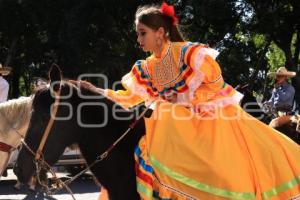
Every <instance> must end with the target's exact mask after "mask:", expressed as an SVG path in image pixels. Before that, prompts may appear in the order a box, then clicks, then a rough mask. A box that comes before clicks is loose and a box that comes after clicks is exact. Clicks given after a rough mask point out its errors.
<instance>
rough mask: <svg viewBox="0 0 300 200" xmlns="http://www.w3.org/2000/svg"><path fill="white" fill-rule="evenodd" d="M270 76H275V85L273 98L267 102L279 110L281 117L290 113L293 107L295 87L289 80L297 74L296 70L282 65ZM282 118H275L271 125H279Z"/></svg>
mask: <svg viewBox="0 0 300 200" xmlns="http://www.w3.org/2000/svg"><path fill="white" fill-rule="evenodd" d="M268 76H272V77H275V80H276V82H275V87H274V89H273V91H272V96H271V98H270V99H269V100H268V101H267V102H266V104H269V105H271V106H272V107H273V108H275V109H276V111H278V112H279V117H281V116H282V115H290V114H291V112H292V109H293V103H294V96H295V88H294V87H293V86H292V85H291V84H290V83H288V82H287V80H288V78H292V77H294V76H296V72H291V71H288V70H287V69H286V68H285V67H280V68H278V69H277V71H276V72H271V73H269V74H268ZM279 121H281V120H280V119H277V118H276V119H274V120H272V121H271V123H270V125H271V126H273V127H277V126H279V124H278V123H277V122H279ZM280 125H281V124H280Z"/></svg>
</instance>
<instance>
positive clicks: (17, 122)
mask: <svg viewBox="0 0 300 200" xmlns="http://www.w3.org/2000/svg"><path fill="white" fill-rule="evenodd" d="M31 104H32V97H19V98H18V99H12V100H9V101H6V102H3V103H0V131H1V132H3V133H8V132H9V130H10V129H11V128H14V129H18V128H20V127H21V126H22V125H23V124H24V123H25V122H26V120H28V118H29V117H30V112H31Z"/></svg>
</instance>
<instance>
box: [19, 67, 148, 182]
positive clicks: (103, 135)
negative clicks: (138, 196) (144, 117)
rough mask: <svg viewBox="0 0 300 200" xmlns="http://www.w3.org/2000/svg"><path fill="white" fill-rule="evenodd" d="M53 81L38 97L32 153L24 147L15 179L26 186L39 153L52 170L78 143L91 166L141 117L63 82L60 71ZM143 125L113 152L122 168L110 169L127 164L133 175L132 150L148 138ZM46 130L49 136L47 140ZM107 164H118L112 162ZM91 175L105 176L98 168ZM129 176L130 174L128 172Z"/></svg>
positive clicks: (31, 131) (55, 70)
mask: <svg viewBox="0 0 300 200" xmlns="http://www.w3.org/2000/svg"><path fill="white" fill-rule="evenodd" d="M49 78H50V82H49V84H47V85H45V86H44V87H42V88H40V89H38V90H37V91H36V93H35V95H34V99H33V103H32V108H33V110H32V115H31V119H30V124H29V128H28V131H27V135H26V139H25V142H26V143H27V145H28V146H29V147H30V149H31V150H32V152H33V153H31V152H30V151H28V150H27V149H26V148H24V147H23V148H22V150H21V151H20V154H19V157H18V159H17V163H16V164H17V165H16V168H15V173H16V175H17V177H18V179H19V180H20V181H21V182H23V183H26V182H28V180H29V179H30V177H31V176H32V175H33V174H34V172H35V163H34V160H35V159H34V158H35V157H36V156H35V155H33V154H36V152H40V151H42V154H41V155H42V156H41V157H42V158H43V159H44V160H45V161H46V162H47V163H48V164H49V165H53V164H55V162H56V161H57V160H58V159H59V157H60V155H61V154H62V153H63V151H64V149H65V147H67V146H69V145H71V144H73V143H78V145H79V147H80V150H81V151H82V154H83V156H84V157H85V159H86V160H87V162H88V163H91V162H93V161H94V160H95V159H96V157H97V156H98V155H99V154H100V153H103V152H104V151H105V150H107V148H108V147H109V146H110V145H111V144H113V142H115V141H116V140H117V139H118V138H119V137H120V136H121V134H122V133H124V132H125V131H126V130H127V129H128V127H129V124H130V123H132V121H133V120H134V119H135V117H136V112H131V111H126V110H124V109H122V108H121V107H120V106H119V105H117V104H116V103H114V102H113V101H111V100H109V99H108V98H105V97H104V96H102V95H99V94H96V93H94V92H92V91H90V90H88V89H86V88H81V87H79V88H77V87H76V86H75V85H74V84H72V83H70V82H67V81H63V80H62V76H61V71H60V69H59V68H58V67H57V66H53V67H52V68H51V70H50V73H49ZM56 111H57V112H56ZM119 111H120V112H119ZM52 119H53V120H52ZM139 124H142V125H139V126H138V128H135V131H136V132H137V133H138V134H130V135H129V136H128V137H126V138H125V139H124V140H122V142H121V144H120V145H118V148H116V149H118V150H116V149H114V151H113V153H114V155H115V154H118V155H117V156H113V157H114V158H116V157H117V158H118V159H119V160H118V161H117V163H118V164H117V163H111V165H112V166H119V162H124V163H125V164H124V165H126V166H129V165H130V166H131V165H132V169H134V163H133V157H132V155H133V150H134V147H135V145H136V144H137V142H138V140H139V138H140V137H141V135H142V134H143V133H144V131H143V129H144V126H143V123H139ZM139 129H140V130H139ZM47 130H48V131H49V134H48V136H47V137H46V138H45V139H43V138H44V135H47V133H48V132H47ZM43 141H44V142H45V143H44V144H45V145H44V146H43ZM40 146H43V148H40ZM128 156H129V157H128ZM120 160H122V161H120ZM106 161H107V162H113V160H112V159H107V160H106ZM128 162H131V163H130V164H128ZM91 170H92V171H93V170H97V172H95V171H93V172H94V173H98V171H102V170H99V168H93V169H91ZM132 171H133V170H132ZM126 173H127V174H128V172H124V174H126ZM132 174H133V177H132V179H133V180H135V176H134V173H132ZM98 175H99V174H96V176H97V177H98Z"/></svg>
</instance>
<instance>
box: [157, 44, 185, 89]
mask: <svg viewBox="0 0 300 200" xmlns="http://www.w3.org/2000/svg"><path fill="white" fill-rule="evenodd" d="M181 64H182V63H179V65H178V64H176V61H175V60H174V58H173V55H172V44H171V43H170V45H169V47H168V50H167V53H166V55H165V56H164V57H163V58H162V59H160V60H159V61H157V62H156V63H154V71H153V80H154V84H155V87H156V88H157V89H158V91H162V90H163V89H164V88H170V87H173V86H174V84H175V83H176V82H178V80H179V79H180V78H181V76H180V74H181V73H180V65H181Z"/></svg>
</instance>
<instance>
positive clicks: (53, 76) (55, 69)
mask: <svg viewBox="0 0 300 200" xmlns="http://www.w3.org/2000/svg"><path fill="white" fill-rule="evenodd" d="M49 79H50V84H51V85H52V87H53V89H54V91H56V92H57V91H58V90H59V88H60V83H61V80H62V72H61V69H60V68H59V66H58V65H56V64H52V66H51V68H50V70H49Z"/></svg>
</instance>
